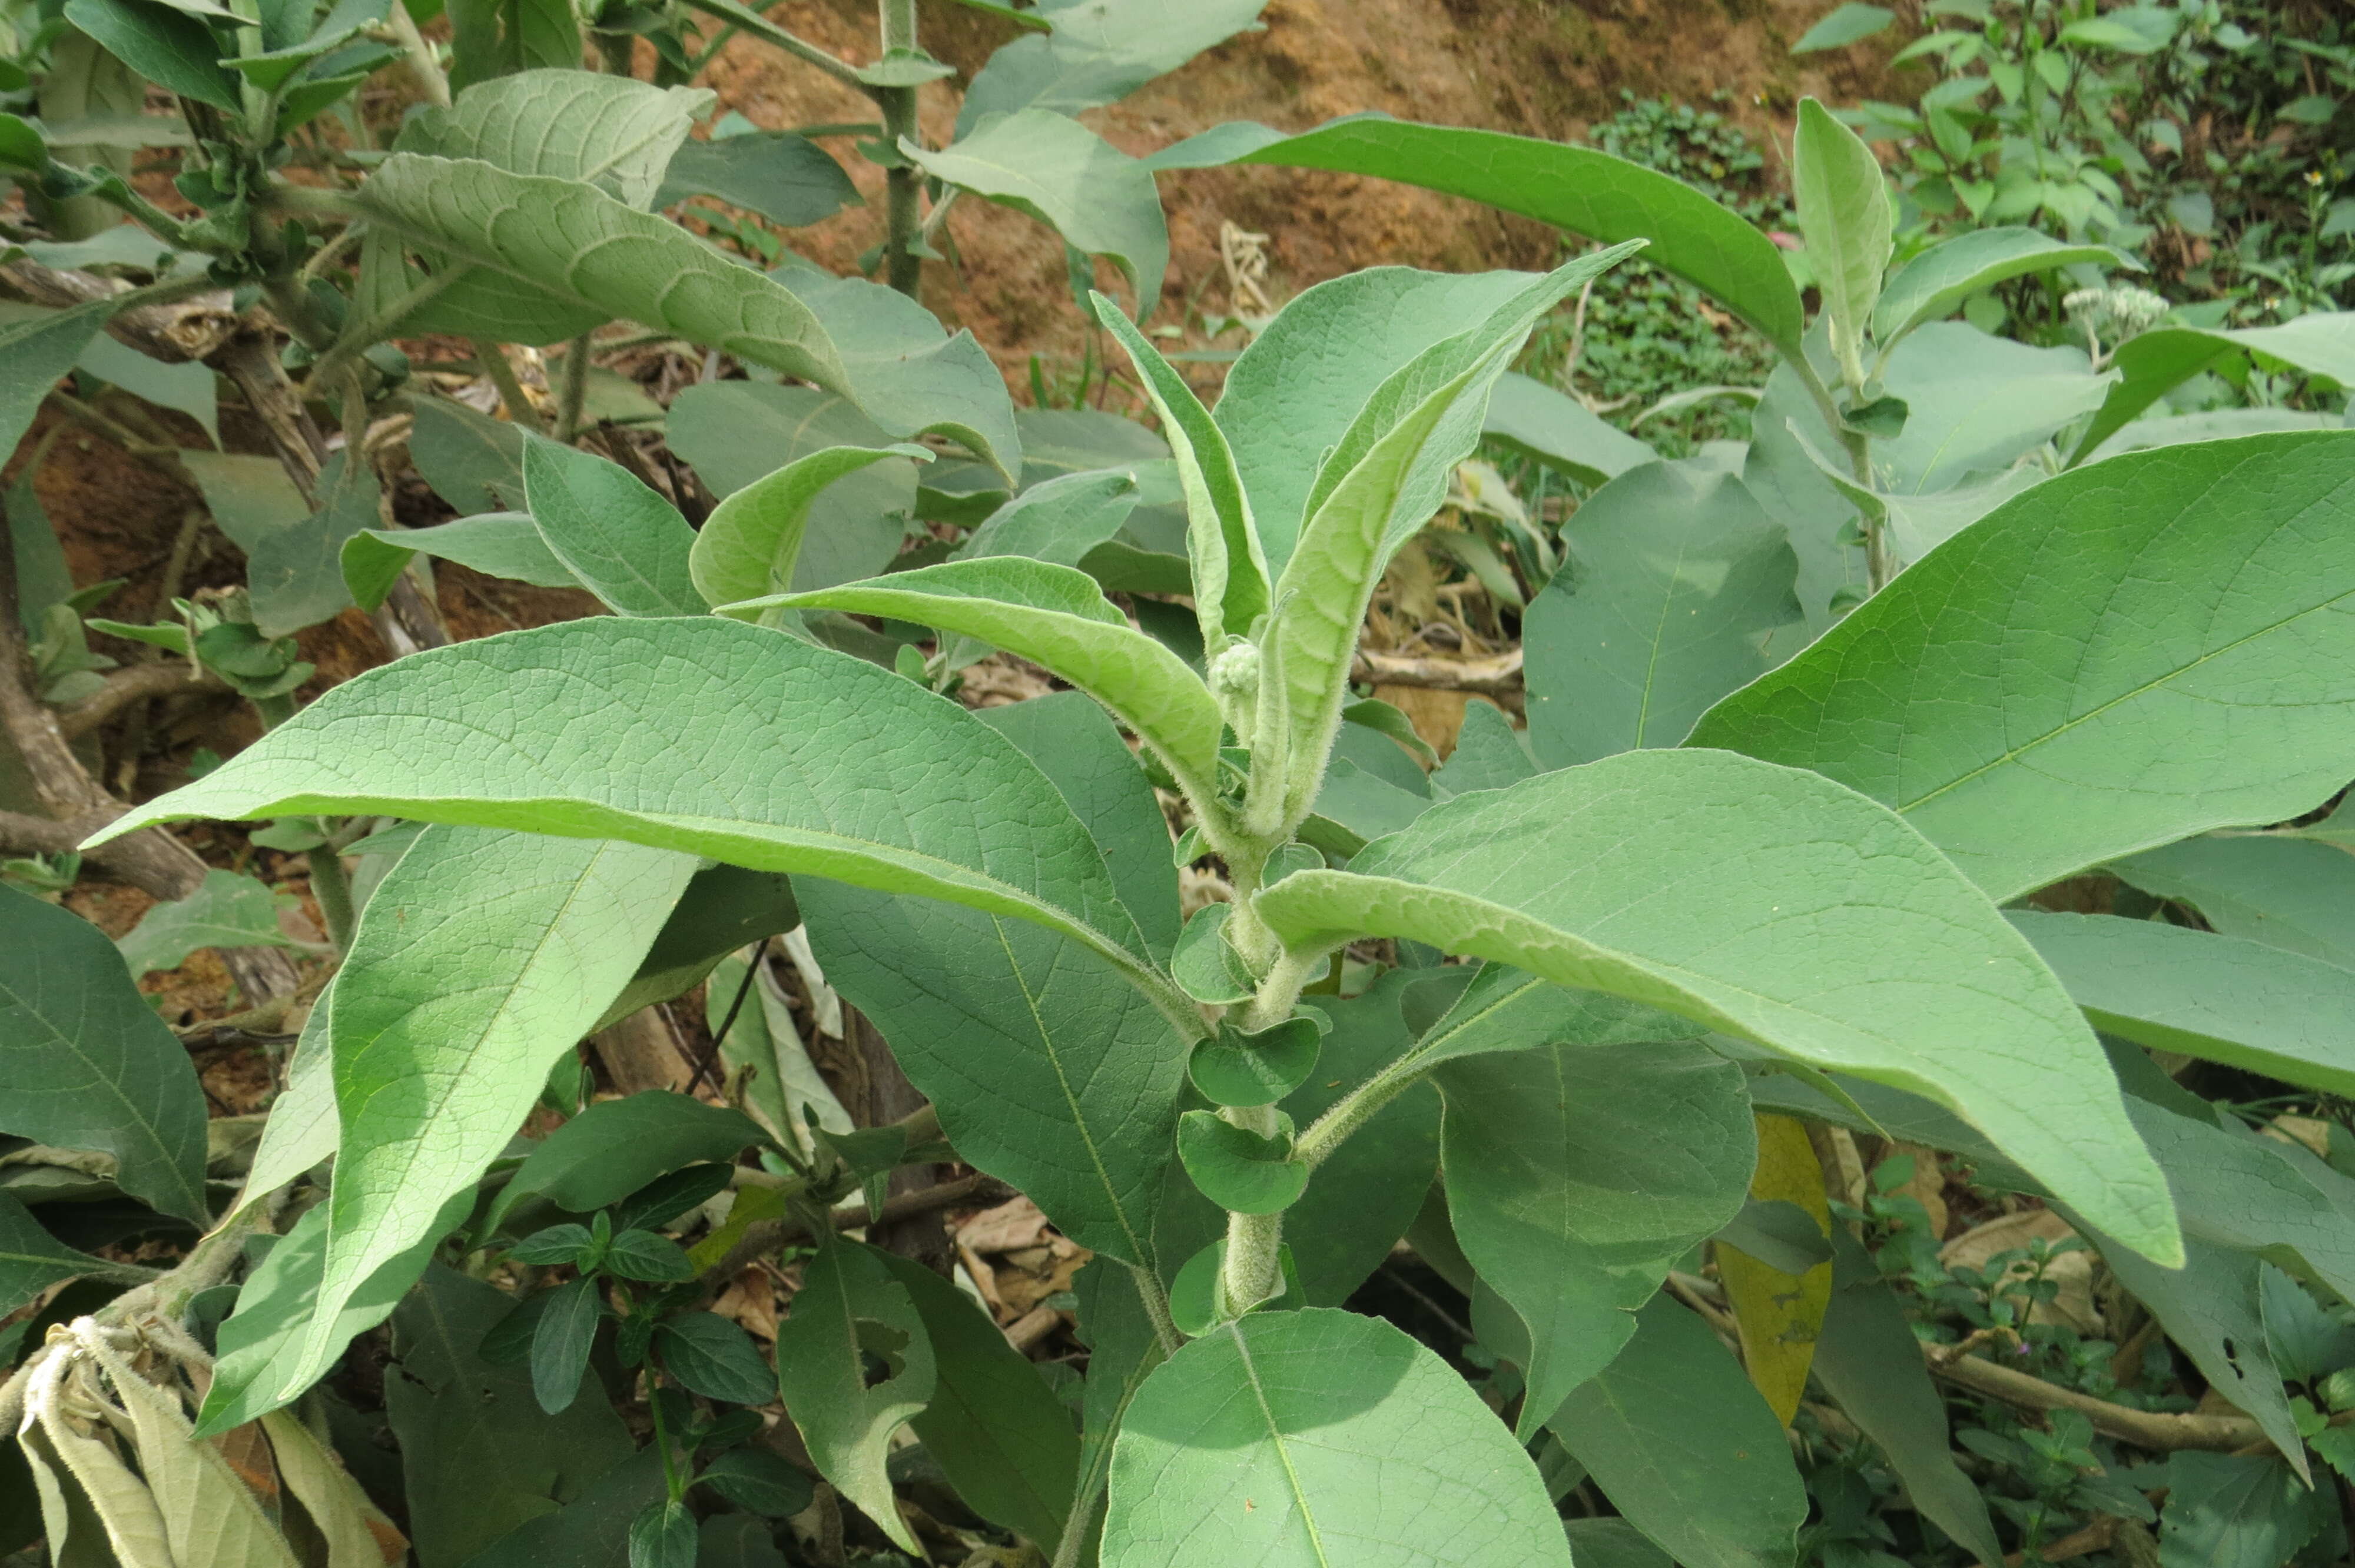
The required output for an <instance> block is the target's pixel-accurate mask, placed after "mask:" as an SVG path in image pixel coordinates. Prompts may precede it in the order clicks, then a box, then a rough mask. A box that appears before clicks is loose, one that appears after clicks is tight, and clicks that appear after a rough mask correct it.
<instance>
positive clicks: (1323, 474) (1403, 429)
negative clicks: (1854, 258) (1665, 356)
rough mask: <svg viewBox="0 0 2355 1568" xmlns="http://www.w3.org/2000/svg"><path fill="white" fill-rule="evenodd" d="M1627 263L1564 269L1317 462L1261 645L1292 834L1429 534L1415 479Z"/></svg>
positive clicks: (1371, 409) (1448, 458) (1415, 372)
mask: <svg viewBox="0 0 2355 1568" xmlns="http://www.w3.org/2000/svg"><path fill="white" fill-rule="evenodd" d="M1630 249H1633V248H1632V247H1620V248H1616V249H1609V250H1604V251H1598V252H1596V253H1595V254H1593V255H1591V256H1585V257H1581V258H1579V259H1578V260H1573V261H1571V262H1568V263H1566V264H1564V265H1563V266H1561V267H1560V268H1557V269H1556V270H1553V271H1552V272H1550V273H1548V274H1547V275H1546V276H1545V277H1544V278H1542V279H1540V280H1539V281H1536V282H1535V283H1532V284H1530V285H1529V287H1527V288H1525V289H1523V290H1522V291H1519V292H1518V294H1516V295H1515V296H1514V297H1513V298H1512V299H1511V300H1510V301H1509V302H1507V303H1506V304H1504V305H1502V306H1500V307H1498V308H1497V310H1496V311H1495V312H1493V313H1491V314H1490V315H1489V316H1488V318H1487V320H1486V321H1484V322H1482V323H1480V324H1478V325H1477V326H1476V327H1474V328H1473V329H1471V330H1470V331H1468V332H1465V333H1462V334H1457V335H1456V336H1455V337H1452V338H1449V339H1446V340H1444V342H1442V343H1440V344H1436V345H1434V346H1433V347H1432V348H1430V349H1427V350H1425V351H1424V352H1423V353H1422V354H1421V355H1417V356H1416V357H1415V358H1414V360H1413V361H1412V362H1411V363H1410V364H1409V365H1407V366H1405V367H1404V368H1403V369H1401V370H1399V371H1398V372H1396V373H1395V374H1393V375H1392V376H1391V377H1390V379H1389V380H1387V381H1385V382H1384V383H1383V384H1382V385H1381V387H1380V388H1378V389H1377V390H1376V391H1375V393H1374V394H1373V396H1372V397H1371V398H1369V400H1368V402H1367V403H1366V404H1365V406H1364V408H1362V409H1361V410H1360V411H1359V414H1358V416H1357V418H1355V419H1354V420H1353V421H1352V422H1351V423H1350V426H1349V428H1348V430H1347V431H1345V432H1344V433H1343V435H1342V437H1341V440H1340V442H1339V444H1338V445H1337V447H1336V448H1335V449H1334V450H1333V451H1332V452H1331V454H1330V455H1328V456H1327V458H1326V459H1325V461H1324V464H1323V466H1322V467H1321V468H1320V470H1319V471H1318V473H1317V476H1316V487H1315V488H1314V489H1313V490H1312V491H1311V492H1310V494H1309V497H1308V502H1307V517H1308V521H1307V523H1306V524H1305V525H1304V526H1303V527H1302V529H1301V535H1300V540H1299V544H1298V546H1297V547H1296V548H1295V550H1294V552H1293V555H1292V556H1291V558H1290V559H1289V560H1288V561H1287V562H1286V563H1285V564H1284V576H1283V577H1282V578H1281V579H1279V580H1278V582H1277V584H1276V587H1275V603H1276V606H1277V609H1276V611H1275V615H1274V619H1273V623H1272V624H1271V625H1270V626H1269V627H1268V630H1267V631H1266V634H1265V636H1264V638H1263V648H1264V650H1265V652H1266V669H1265V671H1264V673H1263V674H1262V675H1261V677H1260V686H1261V695H1260V702H1261V704H1262V706H1263V709H1264V708H1265V707H1266V706H1267V705H1269V704H1271V703H1273V704H1275V705H1277V706H1276V707H1275V713H1276V715H1278V717H1277V722H1276V725H1275V726H1271V727H1273V728H1275V729H1276V732H1277V733H1278V734H1279V735H1281V736H1282V737H1283V752H1282V757H1283V759H1284V760H1283V766H1284V768H1285V775H1284V781H1283V782H1284V800H1283V816H1282V820H1283V821H1284V822H1286V823H1287V824H1288V823H1294V822H1297V821H1299V820H1300V819H1301V818H1302V817H1304V816H1305V815H1306V814H1307V811H1308V808H1309V805H1310V802H1311V801H1312V800H1314V799H1315V796H1316V790H1317V787H1318V785H1319V783H1320V782H1321V781H1322V779H1323V776H1324V771H1325V761H1326V756H1327V752H1329V751H1330V750H1331V748H1332V746H1333V740H1334V734H1335V731H1336V729H1337V727H1338V726H1339V724H1340V716H1341V707H1342V705H1343V704H1344V703H1345V702H1347V701H1348V689H1349V688H1348V674H1349V662H1350V659H1351V657H1352V655H1354V653H1355V652H1356V651H1357V645H1358V630H1359V624H1360V623H1361V622H1362V621H1363V620H1364V619H1365V614H1366V607H1367V605H1368V604H1369V602H1370V601H1371V599H1372V597H1373V591H1374V587H1375V583H1376V581H1377V579H1379V578H1380V576H1381V572H1382V567H1383V566H1384V565H1385V563H1387V562H1388V560H1389V559H1390V556H1391V554H1392V552H1394V551H1395V550H1396V549H1397V548H1398V546H1400V545H1401V544H1403V543H1405V541H1406V539H1407V538H1408V537H1409V536H1410V535H1412V533H1413V532H1414V530H1415V529H1417V528H1420V527H1421V526H1422V524H1423V521H1424V518H1423V515H1422V514H1421V513H1420V512H1419V510H1418V509H1417V508H1415V507H1413V506H1412V505H1410V504H1407V503H1408V502H1409V501H1410V500H1411V499H1412V498H1411V496H1410V493H1409V491H1408V488H1407V487H1408V486H1409V485H1410V484H1411V483H1412V479H1413V475H1414V474H1415V472H1416V471H1417V469H1418V468H1419V467H1420V466H1421V465H1422V464H1423V461H1425V457H1426V454H1429V455H1430V456H1431V457H1433V458H1436V459H1438V460H1439V461H1444V462H1446V463H1449V464H1452V463H1453V462H1454V461H1455V460H1456V458H1458V457H1460V456H1461V455H1463V454H1465V453H1466V452H1468V451H1470V450H1472V448H1473V447H1474V446H1475V445H1476V444H1477V442H1478V440H1479V428H1480V416H1481V413H1482V410H1483V408H1485V406H1486V402H1487V389H1488V387H1490V386H1491V385H1493V384H1494V382H1495V380H1496V378H1497V376H1499V375H1501V374H1503V372H1504V367H1505V365H1506V362H1507V361H1508V359H1509V358H1510V357H1511V356H1512V355H1513V354H1514V353H1515V352H1517V351H1518V348H1519V346H1520V344H1521V341H1522V339H1524V338H1525V337H1527V336H1528V335H1529V329H1530V327H1531V326H1532V325H1533V324H1534V323H1536V321H1537V319H1538V317H1539V316H1540V314H1542V313H1544V312H1545V311H1547V310H1548V309H1550V308H1551V307H1552V306H1553V305H1554V304H1555V303H1556V302H1558V301H1560V300H1561V297H1562V296H1563V295H1564V294H1566V293H1568V292H1569V291H1571V290H1572V289H1575V288H1577V287H1578V286H1579V285H1580V284H1581V283H1582V282H1583V281H1586V280H1587V279H1590V278H1593V277H1594V276H1596V275H1597V274H1599V273H1601V272H1602V271H1604V270H1606V269H1608V268H1609V267H1611V266H1613V265H1614V263H1616V262H1617V261H1618V260H1620V259H1621V258H1622V257H1624V256H1625V255H1626V254H1628V252H1629V250H1630Z"/></svg>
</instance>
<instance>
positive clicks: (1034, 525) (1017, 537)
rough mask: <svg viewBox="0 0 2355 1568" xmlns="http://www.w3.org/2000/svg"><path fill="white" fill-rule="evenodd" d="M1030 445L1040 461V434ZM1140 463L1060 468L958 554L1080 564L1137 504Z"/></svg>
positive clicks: (1014, 500) (1033, 459)
mask: <svg viewBox="0 0 2355 1568" xmlns="http://www.w3.org/2000/svg"><path fill="white" fill-rule="evenodd" d="M1122 422H1123V423H1124V424H1125V423H1126V422H1127V421H1125V420H1124V421H1122ZM1131 428H1132V429H1136V428H1138V427H1131ZM1028 451H1029V461H1030V463H1031V464H1032V465H1036V464H1037V463H1038V461H1039V445H1038V440H1037V438H1036V437H1035V436H1033V437H1030V438H1029V444H1028ZM1148 461H1150V460H1148ZM1137 466H1139V465H1136V464H1132V465H1130V466H1129V467H1128V468H1126V469H1117V468H1112V469H1090V470H1085V471H1078V472H1072V473H1059V474H1056V475H1054V476H1053V477H1052V478H1050V479H1045V480H1041V481H1039V482H1037V483H1035V484H1031V485H1029V486H1028V488H1027V489H1025V490H1024V491H1023V492H1022V493H1021V494H1019V495H1017V496H1013V497H1011V498H1010V499H1008V500H1007V503H1006V504H1005V505H1003V506H1000V507H999V508H998V509H997V510H996V511H995V512H993V513H991V514H989V515H988V516H987V517H986V518H984V519H983V520H982V523H981V525H980V526H979V527H977V528H975V530H974V531H973V533H972V534H971V535H969V536H968V537H967V538H966V540H965V542H964V544H962V545H960V546H957V547H956V551H955V555H954V558H955V559H959V560H971V559H974V558H976V557H978V556H1028V557H1030V559H1032V560H1034V561H1049V562H1052V563H1053V564H1054V565H1056V566H1059V567H1077V566H1080V565H1081V563H1082V561H1084V560H1085V559H1086V558H1087V556H1088V555H1089V553H1090V552H1091V551H1092V550H1093V549H1094V548H1095V547H1096V546H1098V545H1101V544H1103V542H1104V541H1105V540H1106V539H1109V538H1111V537H1112V536H1113V535H1115V534H1117V533H1119V532H1120V528H1121V524H1124V523H1125V522H1127V521H1128V517H1129V514H1130V513H1132V512H1134V511H1135V510H1136V505H1137V502H1138V499H1139V494H1140V491H1139V486H1138V484H1137V482H1136V474H1135V469H1136V467H1137Z"/></svg>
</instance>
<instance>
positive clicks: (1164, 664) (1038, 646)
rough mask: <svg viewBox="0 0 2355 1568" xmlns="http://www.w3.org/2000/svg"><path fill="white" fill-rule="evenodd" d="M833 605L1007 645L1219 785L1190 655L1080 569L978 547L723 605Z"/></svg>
mask: <svg viewBox="0 0 2355 1568" xmlns="http://www.w3.org/2000/svg"><path fill="white" fill-rule="evenodd" d="M724 608H725V609H727V610H728V611H729V612H730V613H731V614H737V613H744V612H750V611H755V610H759V609H770V608H780V609H837V610H845V611H847V612H849V613H851V614H855V615H880V616H888V617H890V618H891V619H893V620H909V621H914V622H915V623H917V624H918V625H921V626H932V627H937V628H939V629H940V630H943V631H950V632H956V633H959V634H961V635H963V636H966V637H973V638H977V639H979V640H980V641H985V642H988V643H990V644H992V645H993V646H996V647H999V648H1003V649H1005V650H1007V652H1011V653H1014V654H1017V655H1018V656H1020V657H1022V658H1025V659H1028V660H1030V661H1031V662H1034V663H1037V664H1039V665H1042V666H1044V667H1045V668H1046V669H1047V670H1049V671H1050V672H1051V673H1054V674H1056V675H1058V676H1060V677H1061V678H1062V679H1064V680H1066V681H1069V682H1070V683H1071V684H1073V685H1075V686H1077V687H1079V688H1080V689H1081V690H1082V691H1083V692H1086V693H1087V694H1090V695H1091V696H1092V697H1094V698H1096V700H1097V701H1099V702H1101V703H1103V705H1105V706H1106V707H1108V708H1110V709H1111V710H1112V711H1113V712H1114V714H1115V715H1118V716H1119V718H1120V720H1121V722H1122V723H1123V724H1125V725H1126V726H1128V727H1129V728H1131V729H1133V730H1135V732H1136V733H1137V735H1138V736H1141V737H1142V738H1143V739H1145V740H1146V742H1147V743H1148V744H1150V745H1151V746H1152V747H1153V749H1154V750H1155V751H1156V752H1157V753H1159V754H1160V756H1161V757H1162V758H1163V760H1165V761H1166V762H1167V764H1168V766H1169V768H1170V771H1171V772H1173V773H1174V774H1176V775H1177V777H1178V778H1179V779H1182V780H1185V781H1186V782H1187V783H1188V785H1189V786H1190V787H1191V788H1193V789H1195V790H1197V791H1198V793H1197V796H1196V798H1197V799H1210V798H1212V797H1214V796H1215V794H1216V792H1217V791H1216V781H1217V778H1218V764H1219V728H1220V717H1219V708H1218V705H1217V703H1216V702H1214V701H1213V700H1212V699H1211V696H1210V693H1209V687H1207V686H1205V685H1203V684H1202V681H1201V677H1199V675H1196V674H1195V673H1193V672H1192V671H1191V670H1188V668H1187V667H1186V663H1185V661H1183V660H1182V659H1180V658H1178V657H1177V654H1175V653H1173V652H1170V651H1169V650H1168V649H1167V647H1165V646H1164V645H1163V644H1161V643H1160V642H1157V641H1155V640H1154V639H1152V638H1150V637H1147V636H1146V635H1145V634H1144V633H1143V632H1141V631H1138V630H1135V629H1134V628H1132V627H1131V626H1130V625H1129V624H1128V619H1127V617H1125V616H1124V615H1123V614H1122V613H1121V612H1120V609H1118V607H1116V606H1115V605H1114V604H1113V603H1112V602H1111V601H1110V600H1109V599H1105V598H1104V597H1103V589H1101V588H1098V587H1097V586H1096V582H1095V579H1094V578H1092V577H1089V576H1088V575H1087V574H1086V573H1085V572H1082V571H1079V570H1077V569H1075V568H1073V567H1059V566H1053V565H1050V563H1048V562H1045V561H1032V560H1026V559H1024V558H1023V557H1021V556H978V557H975V558H973V559H969V560H958V561H943V562H942V563H941V564H940V565H938V566H935V567H915V568H914V569H912V570H910V571H904V572H893V573H891V574H890V576H888V577H875V578H871V579H869V580H868V581H866V582H861V583H845V584H843V585H842V586H840V587H838V588H820V589H818V590H817V591H816V592H815V593H797V594H775V595H771V596H769V597H767V598H764V599H750V600H747V601H745V602H744V603H742V604H736V605H728V606H725V607H724Z"/></svg>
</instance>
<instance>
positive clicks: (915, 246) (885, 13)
mask: <svg viewBox="0 0 2355 1568" xmlns="http://www.w3.org/2000/svg"><path fill="white" fill-rule="evenodd" d="M879 9H880V12H881V16H882V23H883V52H884V53H885V54H887V55H888V54H890V52H891V51H892V50H893V49H912V48H915V47H916V0H882V4H881V5H880V7H879ZM875 102H876V105H877V107H879V108H880V109H881V110H882V111H883V142H884V145H886V146H887V147H890V149H891V150H892V152H893V154H894V155H895V156H896V157H898V159H899V161H898V162H896V163H894V164H892V165H891V167H890V169H889V170H887V171H886V172H885V176H884V207H883V214H884V221H885V224H886V228H885V233H884V239H883V259H884V260H883V280H884V281H885V282H887V283H889V284H890V285H891V287H893V288H895V289H897V290H899V291H900V292H901V293H903V294H905V295H907V296H908V297H909V298H910V299H911V300H912V299H915V298H917V297H919V293H920V291H921V288H922V275H923V266H924V261H923V258H922V256H921V255H919V254H918V250H919V248H920V247H921V246H922V238H921V236H922V233H923V227H924V214H923V184H924V181H923V171H922V170H921V169H919V168H917V167H916V166H915V165H914V164H911V163H909V162H908V161H907V159H906V157H905V155H904V154H900V152H899V147H900V141H901V140H902V139H903V138H904V139H906V140H908V141H911V142H912V141H914V140H915V139H916V136H917V133H918V132H917V125H916V90H915V89H914V88H912V87H886V88H881V89H879V90H877V91H876V93H875Z"/></svg>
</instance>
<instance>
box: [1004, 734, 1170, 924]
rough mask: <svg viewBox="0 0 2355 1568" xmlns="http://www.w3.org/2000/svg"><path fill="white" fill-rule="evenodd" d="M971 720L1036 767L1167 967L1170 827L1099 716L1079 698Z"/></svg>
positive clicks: (1127, 752) (1130, 756)
mask: <svg viewBox="0 0 2355 1568" xmlns="http://www.w3.org/2000/svg"><path fill="white" fill-rule="evenodd" d="M974 716H975V717H976V718H978V719H980V720H981V722H982V723H984V724H986V725H987V726H989V727H990V728H992V729H994V730H996V732H997V733H998V734H1000V735H1002V736H1006V738H1007V739H1008V740H1010V741H1012V742H1013V743H1014V744H1015V745H1016V746H1018V747H1020V748H1021V750H1022V754H1023V755H1024V756H1025V757H1028V758H1029V759H1030V760H1031V761H1032V762H1034V763H1037V764H1038V765H1039V770H1040V771H1041V772H1043V773H1045V774H1046V775H1047V778H1048V779H1049V781H1050V782H1051V783H1052V784H1053V785H1054V786H1055V789H1056V791H1057V792H1058V793H1060V795H1061V796H1062V797H1063V799H1064V800H1066V801H1068V802H1070V804H1071V810H1073V811H1075V812H1077V813H1078V814H1079V818H1080V821H1082V823H1083V824H1085V826H1086V828H1087V830H1088V836H1089V837H1090V838H1091V839H1092V840H1093V841H1094V842H1095V844H1096V847H1097V848H1098V849H1100V850H1102V851H1103V857H1104V863H1105V864H1106V865H1107V866H1108V867H1110V869H1111V871H1112V880H1113V885H1114V887H1115V888H1117V889H1118V890H1119V892H1120V901H1121V904H1122V905H1123V906H1124V907H1125V908H1126V909H1127V910H1128V912H1129V914H1130V915H1131V916H1135V920H1136V927H1137V929H1138V931H1139V932H1141V933H1142V934H1143V935H1144V938H1145V945H1146V948H1148V949H1150V950H1151V951H1152V953H1153V954H1154V956H1155V957H1156V958H1158V959H1165V960H1166V959H1167V957H1168V954H1169V949H1170V948H1172V947H1174V946H1175V945H1176V944H1177V928H1178V905H1177V867H1176V866H1175V865H1173V864H1171V863H1170V860H1169V854H1170V850H1169V821H1168V819H1167V818H1166V817H1164V816H1163V815H1162V814H1161V805H1160V802H1159V800H1156V798H1155V796H1154V793H1153V785H1152V783H1151V781H1150V780H1148V779H1146V777H1145V771H1144V769H1143V768H1139V767H1138V766H1137V760H1136V754H1135V751H1133V750H1131V749H1130V747H1129V745H1128V743H1127V742H1126V741H1125V740H1124V739H1123V738H1122V737H1121V734H1120V731H1119V730H1118V729H1117V728H1115V727H1114V725H1113V723H1112V721H1111V720H1110V719H1109V718H1108V717H1107V716H1106V715H1105V714H1104V711H1103V708H1101V707H1099V706H1098V705H1096V704H1094V703H1092V702H1091V701H1089V700H1088V699H1087V698H1086V697H1085V696H1083V695H1082V694H1080V693H1078V692H1053V693H1050V694H1048V695H1046V696H1043V697H1032V698H1031V699H1029V700H1028V702H1020V703H1007V704H1006V705H1003V706H1000V707H994V708H979V709H976V710H975V714H974Z"/></svg>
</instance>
